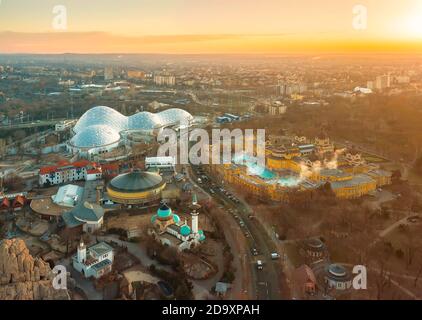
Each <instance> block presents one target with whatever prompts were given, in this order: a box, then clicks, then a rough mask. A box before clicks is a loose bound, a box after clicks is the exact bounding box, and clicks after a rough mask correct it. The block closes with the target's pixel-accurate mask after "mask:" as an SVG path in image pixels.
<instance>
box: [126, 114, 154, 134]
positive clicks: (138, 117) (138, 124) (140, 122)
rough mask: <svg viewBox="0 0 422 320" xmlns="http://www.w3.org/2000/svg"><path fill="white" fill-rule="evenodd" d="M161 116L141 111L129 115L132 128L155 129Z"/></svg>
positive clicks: (129, 123) (129, 124)
mask: <svg viewBox="0 0 422 320" xmlns="http://www.w3.org/2000/svg"><path fill="white" fill-rule="evenodd" d="M159 123H160V117H159V116H158V115H157V114H154V113H150V112H139V113H137V114H134V115H132V116H130V117H128V127H129V129H130V130H153V129H154V128H156V127H157V126H159Z"/></svg>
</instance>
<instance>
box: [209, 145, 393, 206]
mask: <svg viewBox="0 0 422 320" xmlns="http://www.w3.org/2000/svg"><path fill="white" fill-rule="evenodd" d="M302 140H303V139H302ZM295 142H296V141H294V139H292V141H289V143H288V144H281V143H279V142H278V141H277V139H275V138H274V137H270V140H269V141H267V143H266V162H265V163H266V165H265V167H262V166H259V165H257V164H256V162H254V159H253V157H249V156H245V155H241V156H235V157H234V159H233V163H232V164H225V165H223V166H215V165H211V166H209V170H210V171H213V173H214V174H216V175H218V176H219V177H221V178H222V179H223V180H224V181H225V182H227V183H230V184H234V185H237V186H240V187H242V189H243V190H247V191H248V192H250V193H252V194H254V195H257V196H259V197H268V198H270V199H271V200H274V201H287V200H288V196H289V193H290V191H294V190H297V191H306V190H308V191H311V190H315V189H317V188H319V187H320V186H322V185H324V184H326V183H329V184H330V186H331V189H332V190H333V192H334V193H335V195H336V196H337V197H338V198H343V199H354V198H359V197H361V196H363V195H366V194H370V193H372V192H374V191H375V190H376V189H377V188H378V187H381V186H383V185H387V184H390V183H391V173H390V172H387V171H384V170H380V168H379V167H378V166H377V165H375V164H369V163H366V161H365V160H364V159H363V158H362V157H361V155H360V154H356V153H352V152H347V151H346V150H335V148H334V145H333V144H332V143H331V142H330V140H329V139H328V138H316V139H315V140H314V141H313V142H312V143H311V142H309V141H305V143H295ZM286 145H288V146H286Z"/></svg>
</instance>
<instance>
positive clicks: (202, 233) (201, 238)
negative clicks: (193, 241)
mask: <svg viewBox="0 0 422 320" xmlns="http://www.w3.org/2000/svg"><path fill="white" fill-rule="evenodd" d="M198 233H199V241H204V240H205V235H204V231H203V230H198Z"/></svg>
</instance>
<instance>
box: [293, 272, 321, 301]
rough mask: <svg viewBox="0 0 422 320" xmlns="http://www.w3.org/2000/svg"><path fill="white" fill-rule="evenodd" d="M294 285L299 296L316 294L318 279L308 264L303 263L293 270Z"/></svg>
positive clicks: (304, 296)
mask: <svg viewBox="0 0 422 320" xmlns="http://www.w3.org/2000/svg"><path fill="white" fill-rule="evenodd" d="M293 285H294V288H295V292H296V293H297V294H298V295H299V297H298V298H306V296H307V295H314V294H315V293H316V289H317V280H316V277H315V274H314V272H313V271H312V269H311V268H309V267H308V266H307V265H306V264H303V265H301V266H300V267H299V268H297V269H295V270H294V272H293Z"/></svg>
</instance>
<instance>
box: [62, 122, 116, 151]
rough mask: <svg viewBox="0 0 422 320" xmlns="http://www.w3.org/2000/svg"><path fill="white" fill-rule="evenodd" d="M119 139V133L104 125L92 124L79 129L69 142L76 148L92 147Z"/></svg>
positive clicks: (108, 143)
mask: <svg viewBox="0 0 422 320" xmlns="http://www.w3.org/2000/svg"><path fill="white" fill-rule="evenodd" d="M119 140H120V134H119V132H118V131H116V130H115V129H113V128H112V127H109V126H106V125H93V126H89V127H87V128H85V129H84V130H81V131H80V132H79V133H77V134H76V135H75V136H74V137H73V138H72V139H71V140H70V144H71V145H72V146H74V147H78V148H93V147H100V146H106V145H110V144H112V143H115V142H118V141H119Z"/></svg>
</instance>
